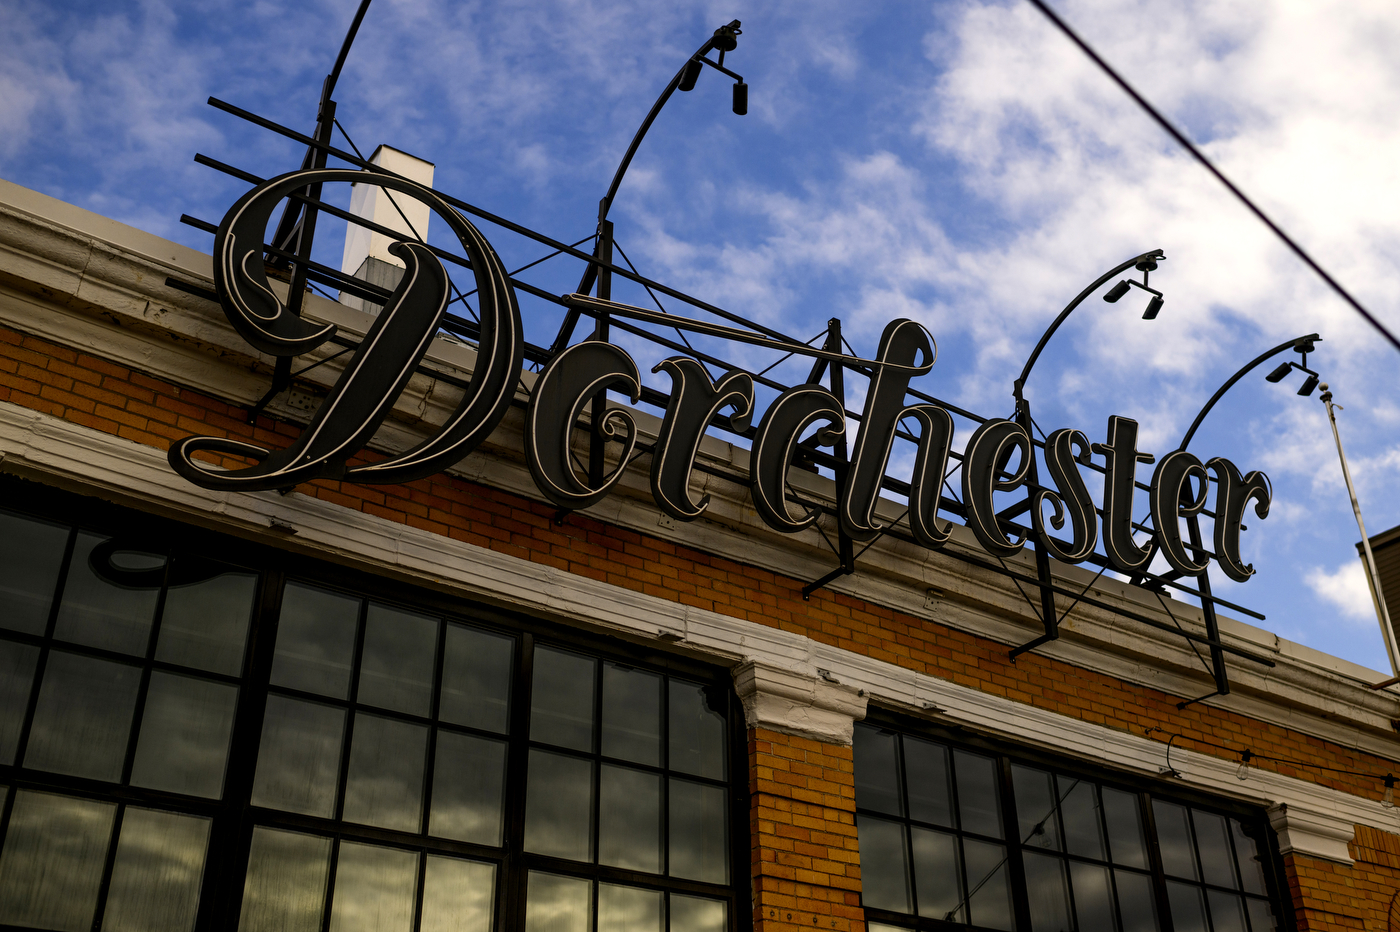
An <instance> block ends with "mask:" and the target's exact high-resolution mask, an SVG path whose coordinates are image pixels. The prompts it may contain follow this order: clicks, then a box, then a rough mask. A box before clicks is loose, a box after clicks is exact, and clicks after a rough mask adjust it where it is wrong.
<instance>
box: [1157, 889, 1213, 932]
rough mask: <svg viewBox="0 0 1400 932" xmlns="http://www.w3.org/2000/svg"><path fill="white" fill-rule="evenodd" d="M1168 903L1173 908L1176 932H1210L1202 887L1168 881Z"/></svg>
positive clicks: (1173, 921)
mask: <svg viewBox="0 0 1400 932" xmlns="http://www.w3.org/2000/svg"><path fill="white" fill-rule="evenodd" d="M1167 903H1168V904H1169V905H1170V906H1171V911H1172V927H1173V928H1174V929H1175V932H1210V927H1209V926H1207V925H1206V902H1205V898H1204V897H1203V896H1202V895H1201V888H1200V887H1191V886H1187V885H1186V884H1184V883H1178V882H1176V881H1175V880H1169V881H1167Z"/></svg>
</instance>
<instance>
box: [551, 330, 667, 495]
mask: <svg viewBox="0 0 1400 932" xmlns="http://www.w3.org/2000/svg"><path fill="white" fill-rule="evenodd" d="M607 388H612V389H615V390H617V391H624V392H626V393H627V395H628V396H629V397H630V398H631V399H632V403H633V404H636V403H637V399H638V398H639V397H641V392H642V380H641V376H640V375H639V374H638V373H637V364H636V363H635V362H633V361H632V357H631V356H629V355H627V353H626V351H624V350H622V349H620V348H619V347H616V346H613V345H612V344H611V343H606V342H604V341H602V340H585V341H584V342H583V343H578V344H575V345H574V346H571V347H569V348H568V349H566V350H564V352H562V353H560V354H559V355H558V356H555V357H554V358H553V359H551V360H550V361H549V365H547V366H545V368H544V371H543V372H541V373H540V377H539V380H538V381H537V382H535V389H534V391H533V392H532V393H531V394H530V407H529V408H528V409H527V410H526V413H525V461H526V463H528V464H529V466H530V475H532V476H534V477H535V485H536V486H538V487H539V490H540V491H541V492H543V493H544V495H545V497H546V498H548V499H549V500H550V501H552V502H554V503H555V504H556V505H558V506H559V507H561V508H569V509H572V510H578V509H580V508H587V507H589V506H590V505H594V504H597V503H598V502H600V501H602V500H603V498H604V497H606V496H607V494H608V493H609V492H611V491H612V487H613V485H615V484H616V483H617V480H619V479H621V478H622V473H623V471H624V470H625V469H626V468H627V462H628V460H629V459H631V456H632V449H633V448H634V447H635V446H636V445H637V422H636V421H634V420H633V419H632V415H630V414H628V413H627V412H626V411H623V410H620V409H618V408H610V409H609V410H608V411H607V412H606V413H605V414H604V415H603V419H602V422H601V424H600V427H599V429H600V431H601V433H602V435H603V437H604V438H605V439H608V440H610V439H612V438H613V437H616V436H617V427H616V426H615V424H617V423H620V424H622V426H623V428H624V429H625V430H626V431H627V438H626V440H624V441H623V447H622V456H621V457H620V458H619V460H618V465H617V468H616V469H614V470H613V471H612V473H611V474H610V475H608V476H606V477H604V479H603V483H602V485H601V486H599V487H598V488H596V489H594V488H590V487H589V486H588V485H587V483H586V482H584V481H583V480H581V479H579V477H578V475H577V474H576V473H575V472H574V467H573V464H572V463H571V462H570V460H571V458H572V454H571V450H570V444H569V439H570V435H571V434H572V433H573V430H574V426H575V425H576V424H577V423H578V420H579V417H580V416H582V414H583V409H584V407H585V406H587V405H588V403H589V402H590V401H592V400H593V397H594V396H595V395H597V394H599V393H600V392H602V391H603V390H604V389H607Z"/></svg>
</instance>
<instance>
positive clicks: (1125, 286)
mask: <svg viewBox="0 0 1400 932" xmlns="http://www.w3.org/2000/svg"><path fill="white" fill-rule="evenodd" d="M1134 268H1135V269H1137V270H1138V271H1139V272H1141V273H1142V281H1140V282H1138V281H1133V280H1132V279H1131V278H1123V279H1119V280H1118V284H1116V285H1114V286H1113V287H1112V288H1110V289H1108V290H1107V291H1105V292H1104V295H1103V299H1104V300H1105V301H1107V302H1108V303H1109V304H1117V303H1118V302H1119V301H1120V300H1121V299H1122V297H1123V295H1125V294H1127V293H1128V292H1129V291H1130V290H1132V289H1133V288H1141V289H1142V290H1143V291H1146V292H1147V293H1148V294H1150V295H1152V300H1150V301H1148V302H1147V310H1145V311H1143V312H1142V319H1143V320H1156V319H1157V315H1158V314H1160V313H1161V312H1162V304H1163V302H1164V301H1165V300H1166V299H1165V298H1163V297H1162V293H1161V292H1160V291H1158V290H1157V289H1156V288H1150V287H1148V285H1147V275H1148V273H1149V272H1153V271H1156V269H1157V260H1156V259H1143V260H1142V261H1141V262H1139V263H1138V264H1137V265H1135V266H1134Z"/></svg>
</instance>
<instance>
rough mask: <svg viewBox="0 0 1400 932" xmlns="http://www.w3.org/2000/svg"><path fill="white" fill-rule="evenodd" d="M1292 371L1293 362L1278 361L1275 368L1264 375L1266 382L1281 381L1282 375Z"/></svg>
mask: <svg viewBox="0 0 1400 932" xmlns="http://www.w3.org/2000/svg"><path fill="white" fill-rule="evenodd" d="M1292 371H1293V364H1292V363H1288V362H1282V363H1279V366H1278V368H1277V369H1275V370H1274V371H1273V372H1270V373H1269V374H1268V375H1266V376H1264V381H1266V382H1282V381H1283V377H1284V376H1285V375H1287V374H1288V373H1290V372H1292Z"/></svg>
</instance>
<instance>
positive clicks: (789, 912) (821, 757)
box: [749, 728, 865, 932]
mask: <svg viewBox="0 0 1400 932" xmlns="http://www.w3.org/2000/svg"><path fill="white" fill-rule="evenodd" d="M749 793H750V794H751V797H750V798H751V803H750V810H749V814H750V829H749V830H750V835H751V838H752V839H753V896H754V904H753V905H754V912H753V915H754V928H755V930H757V932H786V930H795V929H808V930H811V929H822V930H827V929H836V930H839V932H864V929H865V919H864V913H863V911H862V910H861V908H860V855H859V852H858V850H857V845H856V788H855V769H854V767H853V765H852V760H851V749H850V748H848V747H838V746H836V745H832V744H822V743H820V742H817V741H812V740H810V739H807V738H797V737H792V736H790V735H784V734H780V733H778V732H775V731H768V730H766V729H761V728H756V729H750V730H749Z"/></svg>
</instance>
